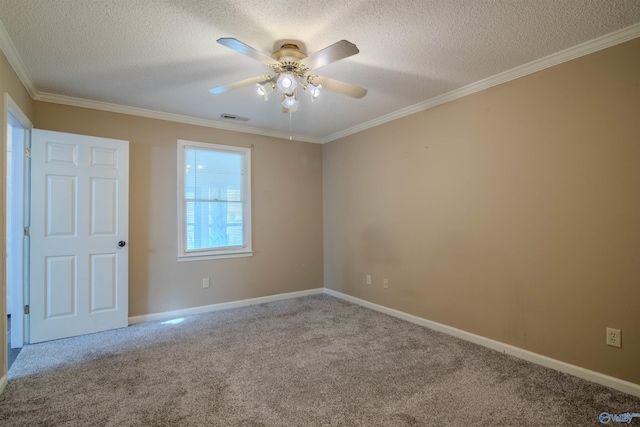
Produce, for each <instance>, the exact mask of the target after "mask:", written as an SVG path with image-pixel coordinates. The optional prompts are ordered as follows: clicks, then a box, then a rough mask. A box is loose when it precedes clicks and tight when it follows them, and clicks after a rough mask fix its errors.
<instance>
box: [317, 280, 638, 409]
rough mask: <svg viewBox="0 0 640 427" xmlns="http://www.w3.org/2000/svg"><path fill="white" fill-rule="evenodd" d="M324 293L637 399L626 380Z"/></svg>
mask: <svg viewBox="0 0 640 427" xmlns="http://www.w3.org/2000/svg"><path fill="white" fill-rule="evenodd" d="M324 293H326V294H328V295H331V296H334V297H337V298H340V299H343V300H345V301H349V302H352V303H354V304H358V305H361V306H363V307H366V308H370V309H372V310H376V311H380V312H382V313H385V314H388V315H390V316H393V317H397V318H399V319H402V320H406V321H408V322H411V323H415V324H418V325H421V326H426V327H427V328H430V329H433V330H436V331H439V332H444V333H445V334H448V335H452V336H454V337H456V338H460V339H463V340H465V341H470V342H472V343H475V344H479V345H481V346H483V347H488V348H490V349H493V350H496V351H499V352H502V353H505V354H509V355H511V356H515V357H517V358H519V359H523V360H526V361H529V362H532V363H535V364H537V365H542V366H544V367H547V368H551V369H554V370H556V371H560V372H564V373H565V374H570V375H573V376H575V377H578V378H582V379H585V380H588V381H591V382H594V383H597V384H601V385H604V386H607V387H611V388H613V389H615V390H619V391H622V392H624V393H627V394H630V395H632V396H637V397H640V384H635V383H632V382H629V381H625V380H621V379H619V378H615V377H611V376H609V375H604V374H601V373H599V372H595V371H591V370H589V369H585V368H581V367H579V366H575V365H571V364H569V363H565V362H562V361H560V360H556V359H552V358H550V357H547V356H543V355H541V354H537V353H534V352H532V351H529V350H524V349H522V348H519V347H515V346H512V345H509V344H505V343H502V342H500V341H496V340H492V339H490V338H485V337H483V336H480V335H476V334H472V333H471V332H466V331H463V330H461V329H457V328H453V327H451V326H447V325H443V324H442V323H437V322H433V321H431V320H427V319H423V318H422V317H418V316H414V315H412V314H407V313H404V312H402V311H399V310H394V309H392V308H387V307H384V306H382V305H378V304H374V303H372V302H369V301H365V300H363V299H360V298H356V297H352V296H351V295H347V294H343V293H342V292H338V291H334V290H332V289H327V288H324Z"/></svg>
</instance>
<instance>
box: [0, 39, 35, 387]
mask: <svg viewBox="0 0 640 427" xmlns="http://www.w3.org/2000/svg"><path fill="white" fill-rule="evenodd" d="M5 93H8V94H9V96H10V97H11V99H13V101H14V102H15V103H16V104H17V105H18V107H19V108H20V109H21V110H22V112H23V113H24V114H25V115H26V116H27V117H28V118H29V119H30V120H31V119H32V117H33V101H32V100H31V97H30V96H29V93H28V92H27V91H26V90H25V88H24V86H23V85H22V83H21V82H20V80H19V79H18V76H17V75H16V73H15V72H14V71H13V68H11V65H10V64H9V61H7V58H6V57H5V56H4V54H3V53H2V52H1V51H0V97H1V98H0V105H1V107H0V109H1V114H2V116H1V117H2V118H3V119H2V120H1V121H2V122H3V123H4V117H6V115H7V112H6V110H5V104H4V94H5ZM0 134H2V137H1V138H0V140H2V147H1V149H0V188H1V189H2V190H0V206H2V208H1V209H0V230H1V231H0V248H2V253H5V246H6V241H5V238H6V236H5V226H4V224H5V215H6V212H5V210H6V209H5V198H6V196H5V185H6V184H5V173H6V168H5V165H6V158H5V157H6V152H7V141H6V138H7V133H6V132H5V131H4V130H2V131H1V132H0ZM5 264H6V257H4V256H2V257H0V283H1V285H0V326H2V331H3V332H2V333H0V336H2V338H0V343H1V344H2V347H1V348H2V350H0V378H2V377H3V376H4V375H5V374H6V363H7V361H6V350H4V349H6V348H7V341H6V340H7V334H6V330H7V329H6V325H5V322H6V319H7V302H6V297H7V289H6V274H5V271H6V265H5Z"/></svg>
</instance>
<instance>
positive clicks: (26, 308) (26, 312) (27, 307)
mask: <svg viewBox="0 0 640 427" xmlns="http://www.w3.org/2000/svg"><path fill="white" fill-rule="evenodd" d="M24 314H29V306H28V305H25V306H24Z"/></svg>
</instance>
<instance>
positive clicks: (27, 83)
mask: <svg viewBox="0 0 640 427" xmlns="http://www.w3.org/2000/svg"><path fill="white" fill-rule="evenodd" d="M0 49H2V51H3V52H4V55H5V56H6V57H7V61H9V64H11V66H12V67H13V69H14V71H15V72H16V74H17V75H18V78H19V79H20V81H21V82H22V84H23V86H24V88H25V89H26V90H27V92H29V95H31V98H35V96H36V95H37V94H38V90H37V89H36V86H35V85H34V84H33V80H32V79H31V76H30V75H29V73H28V72H27V67H25V66H24V63H23V62H22V58H20V55H18V51H17V50H16V47H15V45H14V44H13V41H11V37H9V33H7V30H6V29H5V28H4V24H3V23H2V21H0Z"/></svg>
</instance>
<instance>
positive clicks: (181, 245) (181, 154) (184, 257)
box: [177, 139, 253, 262]
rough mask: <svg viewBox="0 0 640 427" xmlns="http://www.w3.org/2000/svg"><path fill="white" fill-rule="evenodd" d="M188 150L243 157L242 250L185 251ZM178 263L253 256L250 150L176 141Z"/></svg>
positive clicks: (225, 248)
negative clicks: (225, 153)
mask: <svg viewBox="0 0 640 427" xmlns="http://www.w3.org/2000/svg"><path fill="white" fill-rule="evenodd" d="M187 148H193V149H204V150H210V151H225V152H231V153H241V154H242V155H243V159H244V162H243V169H244V173H243V180H242V185H243V200H242V206H243V209H242V229H243V243H244V244H243V246H232V247H224V248H219V249H215V248H207V249H194V250H187V245H186V242H187V223H186V209H185V206H186V201H185V200H186V198H185V190H186V188H185V167H184V161H185V150H186V149H187ZM177 151H178V199H177V201H178V261H179V262H180V261H200V260H212V259H224V258H238V257H250V256H253V250H252V241H251V149H250V148H245V147H235V146H231V145H221V144H213V143H207V142H196V141H187V140H183V139H179V140H178V150H177Z"/></svg>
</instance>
